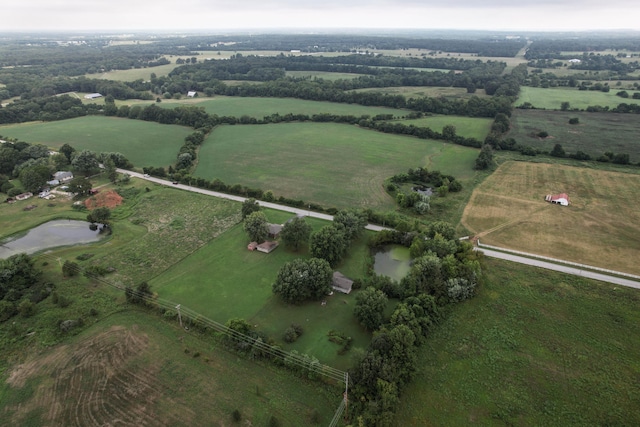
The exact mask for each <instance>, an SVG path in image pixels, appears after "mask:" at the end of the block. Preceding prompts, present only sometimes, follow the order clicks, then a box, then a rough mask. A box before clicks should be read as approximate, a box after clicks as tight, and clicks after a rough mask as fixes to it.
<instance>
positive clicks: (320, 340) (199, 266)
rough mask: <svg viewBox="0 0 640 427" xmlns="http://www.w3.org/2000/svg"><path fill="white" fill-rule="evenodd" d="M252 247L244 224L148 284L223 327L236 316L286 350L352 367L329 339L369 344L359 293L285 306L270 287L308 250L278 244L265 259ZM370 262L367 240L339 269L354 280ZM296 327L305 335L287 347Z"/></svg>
mask: <svg viewBox="0 0 640 427" xmlns="http://www.w3.org/2000/svg"><path fill="white" fill-rule="evenodd" d="M266 213H267V216H268V218H269V220H270V221H272V222H275V223H284V222H285V221H286V220H287V219H289V218H291V217H292V216H293V215H292V214H288V213H285V212H278V211H267V212H266ZM307 221H308V223H309V224H310V225H312V227H313V228H314V229H315V230H317V229H319V228H320V227H322V226H324V225H326V224H327V223H326V222H325V221H321V220H315V219H307ZM248 243H249V240H248V237H247V235H246V233H245V232H244V230H243V229H242V225H241V224H238V225H236V226H235V227H233V228H231V229H230V230H228V231H227V232H225V233H224V234H222V235H220V236H219V237H218V238H216V239H214V240H212V241H211V242H210V243H209V244H207V245H205V246H204V247H202V248H201V249H200V250H198V251H196V252H194V253H193V254H192V255H190V256H189V257H187V258H185V259H184V260H182V261H181V262H180V263H179V264H176V265H174V266H173V267H171V268H169V269H168V270H167V271H166V272H164V273H163V274H161V275H159V276H158V277H157V278H155V279H154V280H152V281H151V282H150V284H151V285H152V287H153V289H154V290H155V291H156V292H158V294H159V295H160V297H161V298H165V299H168V300H170V301H173V302H176V303H179V304H182V305H183V306H185V307H189V308H190V309H192V310H195V311H197V312H198V313H200V314H202V315H204V316H206V317H208V318H210V319H212V320H215V321H217V322H220V323H225V322H226V321H227V320H229V319H231V318H234V317H239V318H243V319H246V320H247V321H248V322H249V323H251V324H254V325H256V327H257V329H259V330H261V331H264V332H266V333H267V334H268V335H269V336H271V337H273V338H274V339H276V340H278V341H279V344H280V345H282V346H283V348H285V349H287V350H293V349H295V350H298V351H300V352H303V353H307V354H310V355H313V356H315V357H317V358H318V359H320V361H321V362H322V363H327V364H329V365H331V366H334V367H338V368H342V369H346V368H347V367H349V366H350V364H351V363H352V361H353V360H352V359H351V357H350V354H352V353H348V354H347V355H345V356H338V355H337V350H339V347H338V346H337V345H335V344H332V343H331V342H330V341H329V340H328V335H327V334H328V332H329V331H330V330H332V329H334V330H337V331H340V332H343V333H345V334H346V335H347V336H351V337H353V339H354V348H356V347H359V348H365V347H366V346H367V345H368V343H369V340H370V336H369V334H368V333H367V332H366V331H364V330H363V329H362V327H361V326H360V325H359V324H358V322H357V321H356V319H355V317H354V316H353V307H354V301H355V295H354V294H355V292H353V293H351V294H350V295H343V294H340V293H338V292H336V293H334V295H331V296H327V298H326V301H327V304H326V305H324V306H322V305H321V304H320V301H316V302H309V303H305V304H302V305H299V306H292V305H287V304H284V303H283V302H282V301H281V300H280V299H279V298H278V297H276V296H275V295H274V294H273V292H272V290H271V285H272V284H273V282H275V280H276V277H277V274H278V271H279V270H280V268H281V267H282V265H283V264H284V263H286V262H289V261H292V260H294V259H296V258H308V257H309V253H308V251H307V250H306V249H305V250H301V251H300V252H299V253H296V252H293V251H291V250H289V249H288V248H287V247H285V246H284V245H280V246H279V247H278V248H277V249H276V250H274V251H273V252H271V253H269V254H264V253H261V252H258V251H248V250H247V244H248ZM368 258H369V253H368V248H367V246H366V242H365V239H364V238H363V239H361V240H359V241H356V242H355V243H354V244H353V245H352V247H351V248H350V250H349V255H348V257H347V258H345V260H344V261H343V262H342V263H341V265H339V266H338V267H337V269H338V270H339V271H341V272H342V273H343V274H345V275H347V276H348V277H350V278H352V279H356V278H362V277H364V275H365V273H366V265H367V260H368ZM292 323H297V324H299V325H301V326H302V327H303V328H304V334H303V335H302V337H301V338H300V339H299V340H298V341H297V342H296V343H294V344H286V343H285V342H284V341H282V337H283V336H284V332H285V330H286V329H287V328H288V327H289V326H290V325H291V324H292Z"/></svg>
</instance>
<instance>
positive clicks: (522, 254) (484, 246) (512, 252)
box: [478, 240, 640, 280]
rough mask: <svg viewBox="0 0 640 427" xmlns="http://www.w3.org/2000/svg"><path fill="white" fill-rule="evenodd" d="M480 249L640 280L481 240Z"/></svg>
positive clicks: (636, 277) (632, 276) (626, 274)
mask: <svg viewBox="0 0 640 427" xmlns="http://www.w3.org/2000/svg"><path fill="white" fill-rule="evenodd" d="M478 247H479V248H487V249H493V250H494V251H500V252H505V253H509V254H514V255H520V256H524V257H528V258H534V259H541V260H545V261H549V262H555V263H558V264H564V265H570V266H573V267H579V268H584V269H587V270H593V271H599V272H601V273H606V274H613V275H616V276H622V277H628V278H630V279H635V280H640V276H636V275H635V274H630V273H624V272H622V271H616V270H608V269H606V268H600V267H594V266H592V265H587V264H580V263H577V262H572V261H565V260H562V259H558V258H551V257H547V256H544V255H536V254H532V253H528V252H522V251H516V250H514V249H506V248H501V247H498V246H492V245H486V244H484V243H480V240H478Z"/></svg>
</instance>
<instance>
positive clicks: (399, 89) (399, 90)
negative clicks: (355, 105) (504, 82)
mask: <svg viewBox="0 0 640 427" xmlns="http://www.w3.org/2000/svg"><path fill="white" fill-rule="evenodd" d="M355 91H356V92H381V93H385V94H389V95H403V96H406V97H407V98H422V97H425V96H428V97H433V98H439V97H445V98H455V99H458V98H460V99H468V98H471V97H472V96H477V97H480V98H486V97H488V95H487V94H486V93H485V92H484V89H478V90H476V91H475V93H467V89H465V88H461V87H440V86H391V87H371V88H364V89H355Z"/></svg>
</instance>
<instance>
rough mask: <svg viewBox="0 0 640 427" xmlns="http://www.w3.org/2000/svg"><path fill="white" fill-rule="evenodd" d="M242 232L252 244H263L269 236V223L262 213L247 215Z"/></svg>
mask: <svg viewBox="0 0 640 427" xmlns="http://www.w3.org/2000/svg"><path fill="white" fill-rule="evenodd" d="M244 231H246V232H247V234H248V235H249V240H251V241H252V242H258V243H262V242H264V241H265V240H266V239H267V236H268V235H269V223H268V222H267V217H266V216H265V214H264V212H261V211H257V212H253V213H251V214H249V215H248V216H247V217H246V218H245V219H244Z"/></svg>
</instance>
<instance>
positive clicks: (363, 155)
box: [195, 123, 477, 209]
mask: <svg viewBox="0 0 640 427" xmlns="http://www.w3.org/2000/svg"><path fill="white" fill-rule="evenodd" d="M452 152H455V153H456V155H455V156H453V157H451V156H448V155H447V154H449V153H452ZM441 156H442V157H443V158H446V159H447V160H446V164H445V165H439V164H438V160H439V158H440V157H441ZM454 157H455V158H456V159H457V161H452V159H453V158H454ZM475 157H477V150H474V149H470V148H466V147H460V146H455V145H452V144H444V143H442V142H436V141H429V140H423V139H417V138H411V137H404V136H398V135H389V134H383V133H378V132H373V131H370V130H365V129H360V128H358V127H356V126H350V125H339V124H333V123H329V124H320V123H289V124H278V125H259V126H220V127H218V128H217V129H215V130H214V131H213V132H212V133H211V135H210V136H209V137H208V139H207V140H206V141H205V142H204V144H203V146H202V147H201V149H200V157H199V162H198V167H197V169H196V172H195V175H196V176H199V177H202V178H206V179H209V180H212V179H215V178H218V179H221V180H222V181H224V182H226V183H233V184H242V185H246V186H249V187H252V188H261V189H263V190H272V191H273V192H274V194H275V195H276V196H281V195H282V196H286V197H289V198H294V199H301V200H305V201H308V202H314V203H320V204H322V205H324V206H335V207H338V208H346V207H361V208H376V209H390V208H393V207H394V206H395V203H394V201H393V200H392V199H391V198H390V197H389V196H388V195H387V193H386V192H385V191H384V189H383V187H382V184H383V182H384V180H385V179H386V178H388V177H390V176H392V175H394V174H396V173H400V172H406V170H407V169H408V168H411V167H414V168H415V167H418V166H427V167H429V169H440V170H441V171H442V172H443V173H449V174H452V175H456V172H457V171H458V170H462V169H464V170H467V169H470V166H469V165H471V164H472V163H473V159H475ZM440 166H444V167H440ZM454 169H455V170H454Z"/></svg>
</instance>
